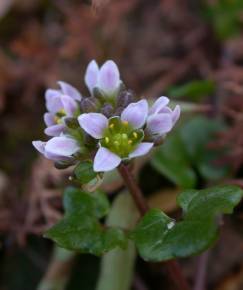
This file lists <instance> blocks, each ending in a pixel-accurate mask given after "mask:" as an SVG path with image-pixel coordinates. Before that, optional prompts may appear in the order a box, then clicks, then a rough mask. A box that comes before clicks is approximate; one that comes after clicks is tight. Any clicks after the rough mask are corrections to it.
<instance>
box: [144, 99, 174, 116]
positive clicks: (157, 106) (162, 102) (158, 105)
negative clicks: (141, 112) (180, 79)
mask: <svg viewBox="0 0 243 290" xmlns="http://www.w3.org/2000/svg"><path fill="white" fill-rule="evenodd" d="M169 102H170V100H169V99H168V98H167V97H164V96H162V97H160V98H158V99H157V100H156V101H155V102H154V104H153V105H152V107H151V108H150V110H149V114H150V115H151V114H155V113H158V112H160V110H161V109H163V108H164V107H165V106H167V105H168V104H169Z"/></svg>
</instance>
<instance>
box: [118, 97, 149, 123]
mask: <svg viewBox="0 0 243 290" xmlns="http://www.w3.org/2000/svg"><path fill="white" fill-rule="evenodd" d="M147 116H148V103H147V101H146V100H141V101H139V102H137V103H131V104H129V105H128V106H127V107H126V109H125V110H123V112H122V113H121V119H122V121H127V122H128V123H129V124H131V125H132V126H133V128H134V129H138V128H141V127H142V126H143V125H144V124H145V121H146V119H147Z"/></svg>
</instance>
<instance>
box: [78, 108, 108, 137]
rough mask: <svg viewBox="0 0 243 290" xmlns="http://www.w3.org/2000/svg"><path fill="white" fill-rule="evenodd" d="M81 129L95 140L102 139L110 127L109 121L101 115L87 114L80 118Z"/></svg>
mask: <svg viewBox="0 0 243 290" xmlns="http://www.w3.org/2000/svg"><path fill="white" fill-rule="evenodd" d="M78 122H79V125H80V126H81V128H83V129H84V131H85V132H86V133H88V134H89V135H91V136H92V137H93V138H95V139H101V138H102V137H103V133H104V130H105V128H107V126H108V119H107V118H106V117H105V116H104V115H103V114H100V113H87V114H82V115H80V116H79V117H78Z"/></svg>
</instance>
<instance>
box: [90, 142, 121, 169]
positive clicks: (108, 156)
mask: <svg viewBox="0 0 243 290" xmlns="http://www.w3.org/2000/svg"><path fill="white" fill-rule="evenodd" d="M120 163H121V158H120V157H119V156H118V155H116V154H115V153H113V152H111V151H110V150H108V149H107V148H104V147H100V148H99V149H98V151H97V153H96V155H95V158H94V171H95V172H105V171H110V170H112V169H114V168H116V167H117V166H118V165H119V164H120Z"/></svg>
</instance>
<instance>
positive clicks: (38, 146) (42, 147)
mask: <svg viewBox="0 0 243 290" xmlns="http://www.w3.org/2000/svg"><path fill="white" fill-rule="evenodd" d="M32 145H33V146H34V147H35V149H36V150H37V151H39V152H40V153H41V154H45V146H46V142H42V141H39V140H38V141H33V142H32Z"/></svg>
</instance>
